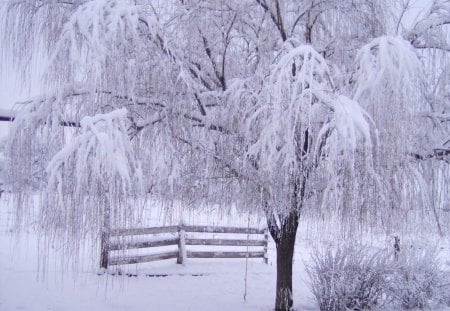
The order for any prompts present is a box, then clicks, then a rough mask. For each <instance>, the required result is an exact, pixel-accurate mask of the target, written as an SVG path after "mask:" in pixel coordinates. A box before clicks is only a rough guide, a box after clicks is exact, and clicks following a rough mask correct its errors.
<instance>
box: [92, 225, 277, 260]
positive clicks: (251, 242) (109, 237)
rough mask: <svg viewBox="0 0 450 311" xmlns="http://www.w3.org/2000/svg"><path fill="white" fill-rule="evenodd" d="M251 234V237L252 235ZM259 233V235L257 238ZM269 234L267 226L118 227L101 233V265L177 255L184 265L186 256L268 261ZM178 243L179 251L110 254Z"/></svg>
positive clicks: (161, 258)
mask: <svg viewBox="0 0 450 311" xmlns="http://www.w3.org/2000/svg"><path fill="white" fill-rule="evenodd" d="M164 233H177V234H178V236H177V237H172V238H161V239H159V240H147V241H127V242H118V241H114V240H113V239H114V238H117V237H127V236H139V235H148V234H155V235H156V234H164ZM186 233H203V234H247V238H246V239H228V238H227V239H225V238H214V237H213V238H204V237H202V238H196V237H194V236H192V237H191V236H189V237H188V236H187V235H186ZM250 235H252V238H251V239H250V238H249V236H250ZM255 236H256V237H255ZM268 243H269V234H268V231H267V229H257V228H237V227H211V226H183V225H180V226H167V227H150V228H132V229H115V230H111V231H109V232H107V233H103V234H102V236H101V254H100V267H101V268H108V266H112V265H125V264H136V263H141V262H150V261H156V260H164V259H171V258H177V263H178V264H183V263H184V262H185V260H186V258H263V259H264V262H265V263H266V264H267V262H268V257H267V246H268ZM170 245H177V246H178V250H177V251H166V252H162V253H158V254H151V255H135V256H126V257H119V256H115V257H111V256H110V252H112V251H120V250H122V251H125V250H129V249H140V248H152V247H162V246H170ZM186 245H192V246H194V245H195V246H228V247H229V246H246V247H261V249H260V250H257V251H253V250H252V251H248V250H247V251H193V250H192V251H191V250H186Z"/></svg>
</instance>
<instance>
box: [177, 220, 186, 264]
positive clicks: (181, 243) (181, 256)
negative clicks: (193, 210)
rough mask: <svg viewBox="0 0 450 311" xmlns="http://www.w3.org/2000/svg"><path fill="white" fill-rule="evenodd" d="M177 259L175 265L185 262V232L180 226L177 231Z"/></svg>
mask: <svg viewBox="0 0 450 311" xmlns="http://www.w3.org/2000/svg"><path fill="white" fill-rule="evenodd" d="M178 237H179V239H178V257H177V264H181V265H183V264H184V263H185V261H186V232H185V231H184V230H183V227H182V226H180V229H179V230H178Z"/></svg>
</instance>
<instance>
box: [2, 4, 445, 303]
mask: <svg viewBox="0 0 450 311" xmlns="http://www.w3.org/2000/svg"><path fill="white" fill-rule="evenodd" d="M2 9H3V10H4V16H3V17H4V18H3V26H4V27H5V29H6V30H7V31H4V35H3V38H2V42H3V43H4V44H3V45H2V46H4V47H5V48H4V49H2V56H3V59H4V60H5V61H7V62H13V63H14V64H16V66H17V67H18V68H19V69H20V70H21V71H23V74H24V75H26V74H27V72H29V71H30V70H32V66H31V63H32V62H31V60H32V59H33V57H34V54H33V51H34V50H35V49H39V48H42V49H43V50H44V51H45V52H44V54H45V55H47V56H48V58H49V59H50V61H49V65H48V70H47V73H46V75H45V77H44V83H43V90H45V92H44V93H45V94H44V95H43V96H41V97H39V98H36V99H33V100H31V101H29V102H27V103H25V104H24V105H23V106H24V107H23V108H22V110H21V111H20V113H18V117H17V118H16V120H15V122H14V126H13V130H12V131H11V137H10V141H9V144H8V146H9V147H8V149H9V159H10V160H9V161H10V162H9V165H8V167H9V180H10V181H11V182H12V181H13V183H12V184H13V187H12V190H13V192H14V193H15V194H16V198H17V199H18V200H17V210H18V211H19V215H21V214H23V213H22V212H23V211H24V208H26V200H25V199H24V198H26V197H27V195H28V194H30V192H31V190H32V189H31V188H30V187H29V186H28V184H27V178H26V176H27V174H28V171H29V168H30V167H31V166H33V167H34V168H35V171H37V172H38V174H39V176H40V179H39V180H42V181H43V184H42V186H41V189H42V190H43V196H42V198H43V201H44V202H46V203H47V204H46V206H48V208H44V209H43V210H42V214H41V219H40V222H41V223H42V224H45V225H44V226H42V228H43V229H44V232H45V233H46V234H48V235H49V236H50V238H51V239H52V238H54V237H56V236H57V237H58V238H61V237H62V239H61V243H64V242H68V241H73V240H74V239H78V240H80V239H81V238H83V237H85V234H86V232H92V233H94V234H95V233H97V232H98V231H101V230H103V229H104V226H105V225H106V223H105V222H104V221H103V220H105V219H108V221H107V223H108V224H109V225H111V224H112V225H114V224H116V225H117V224H120V223H123V222H125V221H128V220H132V219H133V218H132V215H133V208H135V206H133V205H131V204H132V202H134V200H131V199H132V198H136V197H140V196H142V192H139V191H138V190H140V189H143V190H144V192H148V193H150V194H151V195H154V196H156V197H158V198H159V199H160V200H173V199H174V198H175V199H181V201H182V202H184V203H185V204H194V203H195V204H199V203H205V204H211V203H214V204H220V205H221V206H223V207H224V208H226V207H227V206H230V204H231V203H234V204H237V205H238V206H246V207H248V208H251V209H257V208H258V209H260V210H261V211H263V212H264V214H265V216H266V219H267V224H268V227H269V229H270V233H271V235H272V237H273V239H274V241H275V243H276V246H277V290H276V302H275V308H276V309H277V310H288V309H290V308H291V307H292V304H293V298H292V259H293V250H294V245H295V238H296V232H297V227H298V224H299V219H300V215H301V213H311V214H313V215H320V214H322V215H323V214H326V213H329V214H332V213H337V214H338V215H339V216H340V217H341V219H342V220H345V222H346V223H348V224H353V223H354V222H355V220H358V221H359V223H361V222H363V221H366V220H369V221H370V223H371V224H373V225H377V224H378V223H379V222H380V223H381V224H382V225H386V222H385V220H386V219H383V218H382V217H381V216H383V215H393V214H392V213H394V212H395V213H397V214H398V215H399V216H401V217H402V218H400V219H402V220H403V219H404V218H403V215H405V214H406V210H407V209H413V210H420V211H431V210H434V215H435V219H436V220H439V218H440V213H439V209H442V208H443V207H445V204H448V203H446V202H448V192H446V191H445V183H446V182H448V177H449V169H448V165H446V164H436V163H445V160H447V161H448V154H449V150H448V142H446V141H445V139H448V137H449V135H448V130H449V128H448V119H449V118H448V91H449V90H448V85H447V83H446V82H445V81H446V78H445V77H447V76H448V72H449V71H448V55H447V54H448V49H447V48H446V46H448V45H447V44H448V41H446V40H448V32H446V31H445V29H446V27H447V26H446V25H447V24H448V17H449V5H448V1H442V0H439V1H434V2H433V3H431V4H430V9H429V10H428V11H427V12H426V13H425V14H421V15H419V16H418V17H417V19H416V22H415V23H413V24H412V25H406V24H405V22H404V16H405V12H406V13H407V12H410V11H409V10H410V3H409V2H408V1H394V2H391V1H389V2H383V1H377V2H374V1H368V0H367V1H366V0H359V1H354V0H352V1H350V0H348V1H333V0H330V1H319V0H317V1H316V0H305V1H290V0H285V1H279V0H270V1H269V0H247V1H234V0H229V1H219V0H208V1H196V0H190V1H189V0H180V1H175V0H174V1H166V2H159V1H151V0H140V1H115V0H96V1H82V0H75V1H59V0H35V1H8V2H6V3H5V4H4V5H3V7H2ZM387 35H402V36H403V38H401V37H398V36H397V37H393V36H387ZM13 50H14V51H20V52H19V53H17V52H14V53H13V52H12V51H13ZM418 50H419V52H418ZM438 65H439V66H438ZM438 68H439V69H438ZM422 78H423V79H422ZM357 102H359V103H360V104H361V105H362V106H363V107H364V108H365V109H366V111H367V112H368V113H369V114H367V113H366V112H365V111H364V110H363V109H361V108H360V106H359V105H358V103H357ZM123 108H125V109H126V111H127V112H126V115H125V112H124V110H123ZM369 115H370V116H369ZM86 116H92V117H86ZM62 125H71V126H72V129H71V130H67V127H64V126H62ZM375 128H377V129H378V132H377V131H376V130H375ZM392 133H395V134H392ZM67 137H71V139H70V140H69V144H68V145H66V141H67V140H68V139H67ZM437 142H439V143H440V144H438V143H437ZM65 145H66V146H65ZM436 160H439V161H436ZM83 161H84V162H83ZM74 172H76V174H75V173H74ZM433 177H434V178H433ZM428 178H432V180H433V183H432V184H431V185H427V180H428ZM73 185H75V190H74V189H73V187H72V186H73ZM93 185H95V187H93ZM55 189H56V190H57V191H55ZM417 198H419V199H420V200H417ZM99 202H100V203H101V204H98V203H99ZM81 203H83V204H81ZM84 203H86V204H84ZM80 205H83V208H82V209H80V208H79V206H80ZM107 205H110V206H111V210H108V209H106V208H104V207H105V206H107ZM430 207H432V208H431V209H430ZM397 214H396V215H397ZM74 216H76V217H74ZM19 219H20V217H19ZM74 219H76V220H77V221H73V220H74ZM61 220H63V221H61ZM80 224H82V225H81V226H80ZM386 226H387V227H392V225H389V224H387V225H386ZM81 227H83V230H80V229H79V228H81ZM76 228H78V230H76ZM84 229H86V230H84ZM93 242H94V244H95V241H93ZM64 245H69V246H70V247H71V248H69V249H67V251H68V252H72V253H76V251H77V250H78V247H79V244H76V243H75V244H74V243H64Z"/></svg>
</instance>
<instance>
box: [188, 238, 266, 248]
mask: <svg viewBox="0 0 450 311" xmlns="http://www.w3.org/2000/svg"><path fill="white" fill-rule="evenodd" d="M186 245H216V246H247V245H248V246H264V245H265V241H264V240H237V239H235V240H233V239H186Z"/></svg>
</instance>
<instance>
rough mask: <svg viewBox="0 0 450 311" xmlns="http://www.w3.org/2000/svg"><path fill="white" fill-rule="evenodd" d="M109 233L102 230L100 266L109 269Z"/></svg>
mask: <svg viewBox="0 0 450 311" xmlns="http://www.w3.org/2000/svg"><path fill="white" fill-rule="evenodd" d="M108 240H109V235H108V233H107V232H105V231H102V233H101V236H100V268H103V269H108V242H109V241H108Z"/></svg>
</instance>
